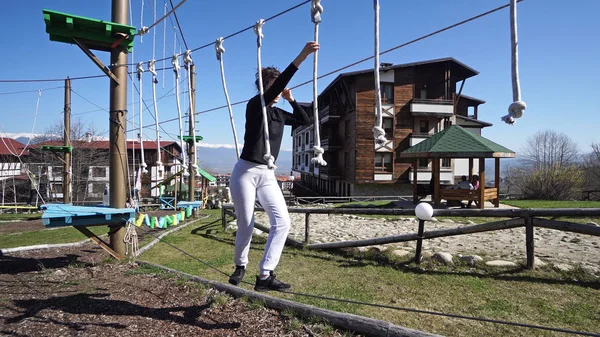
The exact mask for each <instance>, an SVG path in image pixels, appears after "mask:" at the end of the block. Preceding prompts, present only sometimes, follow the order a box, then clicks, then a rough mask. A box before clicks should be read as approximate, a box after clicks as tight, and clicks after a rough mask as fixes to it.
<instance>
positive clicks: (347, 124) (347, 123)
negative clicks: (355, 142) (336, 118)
mask: <svg viewBox="0 0 600 337" xmlns="http://www.w3.org/2000/svg"><path fill="white" fill-rule="evenodd" d="M344 138H350V120H349V119H347V120H346V121H345V122H344Z"/></svg>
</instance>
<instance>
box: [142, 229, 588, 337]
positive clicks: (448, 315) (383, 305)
mask: <svg viewBox="0 0 600 337" xmlns="http://www.w3.org/2000/svg"><path fill="white" fill-rule="evenodd" d="M147 234H149V235H150V236H153V237H155V238H156V239H158V241H159V242H161V243H164V244H166V245H168V246H170V247H171V248H173V249H175V250H177V251H179V252H180V253H182V254H183V255H186V256H188V257H190V258H192V259H193V260H195V261H197V262H200V263H202V264H203V265H205V266H207V267H209V268H210V269H212V270H214V271H216V272H218V273H219V274H222V275H224V276H225V277H227V278H229V276H230V274H228V273H226V272H224V271H222V270H220V269H219V268H217V267H215V266H213V265H211V264H210V263H208V262H206V261H203V260H202V259H200V258H198V257H196V256H194V255H192V254H190V253H188V252H186V251H185V250H183V249H181V248H179V247H177V246H175V245H173V244H171V243H169V242H167V241H163V240H162V238H159V237H157V236H155V235H153V234H152V233H147ZM242 283H244V284H246V285H250V286H254V283H251V282H248V281H242ZM278 292H280V293H284V294H289V295H295V296H302V297H310V298H315V299H320V300H326V301H333V302H340V303H347V304H356V305H364V306H370V307H376V308H381V309H391V310H398V311H406V312H412V313H419V314H426V315H435V316H442V317H449V318H458V319H465V320H471V321H478V322H486V323H494V324H502V325H508V326H516V327H521V328H530V329H538V330H546V331H554V332H562V333H568V334H573V335H581V336H600V335H599V334H596V333H591V332H586V331H576V330H570V329H563V328H554V327H547V326H542V325H535V324H527V323H518V322H509V321H501V320H496V319H490V318H481V317H472V316H464V315H459V314H448V313H443V312H438V311H430V310H421V309H413V308H406V307H397V306H392V305H385V304H377V303H369V302H361V301H354V300H346V299H341V298H335V297H329V296H322V295H311V294H305V293H299V292H294V291H284V290H280V291H278Z"/></svg>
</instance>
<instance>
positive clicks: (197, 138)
mask: <svg viewBox="0 0 600 337" xmlns="http://www.w3.org/2000/svg"><path fill="white" fill-rule="evenodd" d="M177 138H179V139H181V137H179V136H177ZM203 139H204V138H202V136H196V141H197V142H199V141H201V140H203ZM193 140H194V137H192V136H183V141H184V142H186V143H190V142H192V141H193Z"/></svg>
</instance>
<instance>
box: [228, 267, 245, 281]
mask: <svg viewBox="0 0 600 337" xmlns="http://www.w3.org/2000/svg"><path fill="white" fill-rule="evenodd" d="M244 275H246V268H245V267H244V266H235V271H234V272H233V274H231V276H230V277H229V283H231V284H233V285H234V286H237V285H238V284H240V282H242V279H243V278H244Z"/></svg>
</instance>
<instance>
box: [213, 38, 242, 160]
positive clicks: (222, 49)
mask: <svg viewBox="0 0 600 337" xmlns="http://www.w3.org/2000/svg"><path fill="white" fill-rule="evenodd" d="M223 40H224V39H223V38H222V37H220V38H217V40H216V42H215V51H216V53H217V60H218V61H219V65H220V67H221V83H222V84H223V92H224V93H225V100H226V101H227V108H228V110H229V120H230V122H231V130H232V131H233V142H234V143H235V154H236V156H237V159H240V149H239V145H238V138H237V132H236V131H235V123H234V121H233V109H232V108H231V101H230V100H229V92H228V91H227V82H225V67H224V66H223V53H224V52H225V47H223Z"/></svg>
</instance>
